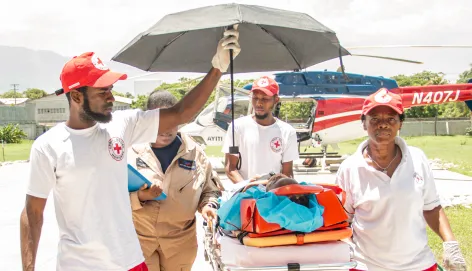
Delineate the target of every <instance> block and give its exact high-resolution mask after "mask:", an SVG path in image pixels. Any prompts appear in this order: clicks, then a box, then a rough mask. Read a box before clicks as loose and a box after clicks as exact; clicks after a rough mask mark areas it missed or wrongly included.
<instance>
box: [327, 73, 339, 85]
mask: <svg viewBox="0 0 472 271" xmlns="http://www.w3.org/2000/svg"><path fill="white" fill-rule="evenodd" d="M324 79H325V84H337V83H338V80H337V78H336V76H335V75H329V74H326V75H325V76H324Z"/></svg>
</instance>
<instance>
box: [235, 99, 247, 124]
mask: <svg viewBox="0 0 472 271" xmlns="http://www.w3.org/2000/svg"><path fill="white" fill-rule="evenodd" d="M248 107H249V101H248V100H240V101H235V102H234V118H235V119H236V118H239V117H244V116H246V115H247V111H248Z"/></svg>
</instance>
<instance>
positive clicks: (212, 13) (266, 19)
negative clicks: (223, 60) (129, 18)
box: [112, 4, 350, 73]
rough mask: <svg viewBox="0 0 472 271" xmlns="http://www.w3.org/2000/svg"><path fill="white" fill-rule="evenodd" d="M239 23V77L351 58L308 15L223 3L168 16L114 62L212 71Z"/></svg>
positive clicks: (328, 31) (155, 69) (162, 69)
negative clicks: (217, 54)
mask: <svg viewBox="0 0 472 271" xmlns="http://www.w3.org/2000/svg"><path fill="white" fill-rule="evenodd" d="M234 24H239V27H238V31H239V33H240V34H239V44H240V46H241V48H242V50H241V52H240V54H239V55H238V57H237V61H234V64H233V72H234V73H244V72H261V71H276V70H300V69H304V68H307V67H309V66H313V65H315V64H318V63H321V62H323V61H326V60H330V59H333V58H336V57H340V56H341V55H349V54H350V53H349V52H348V51H347V50H346V49H344V48H342V47H341V46H340V44H339V41H338V39H337V37H336V34H335V32H334V31H332V30H331V29H329V28H328V27H326V26H324V25H323V24H321V23H319V22H318V21H316V20H315V19H313V18H312V17H310V16H309V15H307V14H304V13H297V12H292V11H286V10H280V9H274V8H268V7H262V6H254V5H241V4H223V5H216V6H208V7H202V8H197V9H192V10H188V11H183V12H179V13H174V14H170V15H167V16H165V17H163V18H162V19H161V20H160V21H159V22H157V23H156V24H155V25H154V26H152V27H151V28H149V29H148V30H147V31H145V32H143V33H141V34H139V35H138V36H137V37H136V38H135V39H134V40H132V41H131V42H130V43H129V44H128V45H126V46H125V47H124V48H123V49H122V50H121V51H120V52H118V53H117V54H116V55H115V56H114V57H113V58H112V59H113V60H114V61H117V62H122V63H125V64H128V65H131V66H134V67H137V68H139V69H142V70H145V71H153V72H196V73H200V72H202V73H206V72H208V71H209V70H210V68H211V59H212V57H213V55H214V54H215V52H216V45H217V44H218V41H219V40H220V39H221V37H222V36H223V32H224V29H225V27H228V26H232V25H234Z"/></svg>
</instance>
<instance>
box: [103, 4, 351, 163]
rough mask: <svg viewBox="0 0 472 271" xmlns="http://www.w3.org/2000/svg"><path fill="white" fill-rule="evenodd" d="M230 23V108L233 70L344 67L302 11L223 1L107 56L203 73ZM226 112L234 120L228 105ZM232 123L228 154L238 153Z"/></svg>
mask: <svg viewBox="0 0 472 271" xmlns="http://www.w3.org/2000/svg"><path fill="white" fill-rule="evenodd" d="M235 24H238V25H239V26H238V31H239V44H240V46H241V52H240V53H239V55H238V57H237V60H236V61H234V62H233V61H232V50H230V56H231V63H230V67H229V70H230V75H231V100H232V102H231V106H232V107H233V104H234V100H233V97H234V87H233V73H234V72H236V73H244V72H261V71H276V70H279V71H280V70H301V69H304V68H307V67H309V66H312V65H315V64H318V63H321V62H323V61H326V60H330V59H333V58H336V57H339V59H340V62H341V67H342V69H344V65H343V64H342V58H341V56H343V55H349V52H348V51H347V50H346V49H344V48H343V47H341V46H340V44H339V41H338V38H337V37H336V34H335V32H334V31H332V30H331V29H329V28H328V27H326V26H324V25H323V24H321V23H319V22H318V21H316V20H315V19H313V18H312V17H310V16H309V15H307V14H304V13H297V12H292V11H287V10H280V9H274V8H268V7H262V6H254V5H241V4H223V5H216V6H208V7H202V8H197V9H192V10H187V11H183V12H179V13H174V14H170V15H167V16H165V17H164V18H162V19H161V20H160V21H158V22H157V23H156V24H155V25H153V26H152V27H151V28H149V29H148V30H147V31H145V32H143V33H141V34H139V35H138V36H137V37H135V38H134V39H133V40H132V41H131V42H130V43H129V44H128V45H126V46H125V47H124V48H123V49H122V50H121V51H120V52H118V53H117V54H116V55H115V56H114V57H113V58H112V60H114V61H118V62H122V63H125V64H128V65H131V66H134V67H137V68H140V69H142V70H145V71H152V72H158V71H161V72H197V73H198V72H202V73H206V72H208V71H209V70H210V68H211V59H212V57H213V55H214V54H215V51H216V45H217V44H218V41H219V40H220V39H221V37H222V36H223V32H224V30H225V29H226V28H230V27H232V26H233V25H235ZM231 112H232V121H234V110H233V108H232V110H231ZM232 127H233V129H232V133H233V146H232V147H230V153H234V154H239V149H238V147H237V146H234V125H232ZM239 155H240V154H239ZM240 158H241V156H240ZM239 162H241V160H240V161H239ZM239 167H240V163H239V165H238V169H239Z"/></svg>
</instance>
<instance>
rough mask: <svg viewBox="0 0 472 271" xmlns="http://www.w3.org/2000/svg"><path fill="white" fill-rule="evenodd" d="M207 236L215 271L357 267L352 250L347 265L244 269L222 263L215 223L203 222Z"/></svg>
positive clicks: (206, 245)
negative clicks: (217, 244)
mask: <svg viewBox="0 0 472 271" xmlns="http://www.w3.org/2000/svg"><path fill="white" fill-rule="evenodd" d="M203 228H204V233H205V236H204V238H203V245H204V248H205V250H204V255H205V261H207V262H209V264H210V265H211V267H212V269H213V271H262V270H272V271H300V270H303V271H324V270H331V271H338V270H339V271H346V270H350V269H353V268H355V267H356V266H357V264H356V262H355V261H353V253H352V249H351V261H350V262H347V263H332V264H298V263H291V264H288V265H286V266H264V267H243V266H228V265H225V264H224V263H223V262H222V261H221V252H220V249H219V248H217V246H216V238H215V234H216V227H215V225H214V223H211V222H209V223H206V222H205V221H204V222H203Z"/></svg>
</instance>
